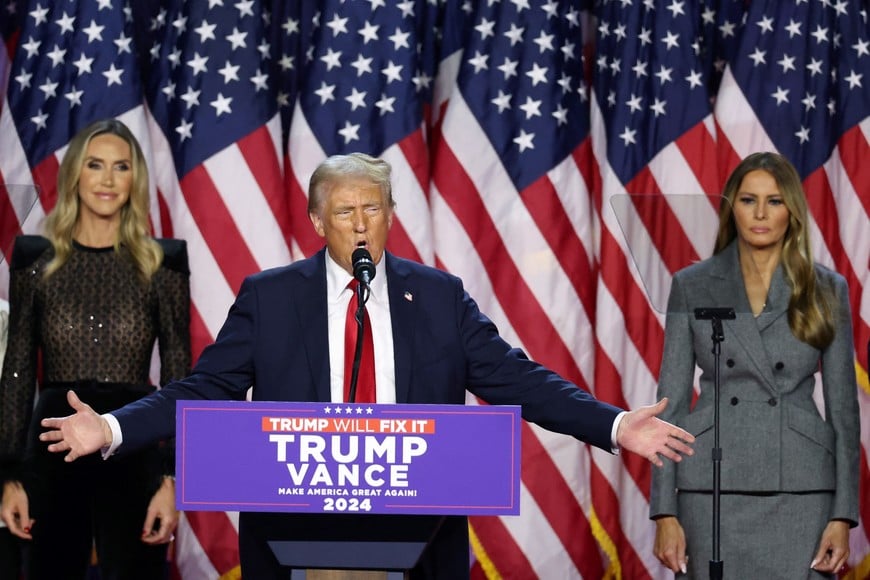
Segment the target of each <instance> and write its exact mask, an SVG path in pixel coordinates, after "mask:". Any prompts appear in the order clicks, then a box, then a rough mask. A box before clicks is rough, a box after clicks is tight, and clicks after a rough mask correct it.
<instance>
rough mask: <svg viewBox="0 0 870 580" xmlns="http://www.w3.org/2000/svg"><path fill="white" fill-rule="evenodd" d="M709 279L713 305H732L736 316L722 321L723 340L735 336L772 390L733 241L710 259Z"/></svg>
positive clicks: (768, 365)
mask: <svg viewBox="0 0 870 580" xmlns="http://www.w3.org/2000/svg"><path fill="white" fill-rule="evenodd" d="M712 265H713V267H712V269H711V272H710V278H711V280H710V283H709V285H708V288H709V289H710V294H711V296H712V299H713V302H714V305H721V306H732V307H733V308H734V312H735V314H736V315H737V317H736V318H735V319H734V320H726V321H725V323H724V325H723V332H724V334H725V340H726V341H728V340H736V341H737V342H738V343H740V344H741V345H742V346H743V349H744V350H745V351H746V355H747V356H748V357H749V360H751V361H752V364H754V365H755V367H756V369H757V370H758V372H759V374H760V375H761V376H762V377H763V378H764V380H765V382H766V383H767V385H768V387H769V388H770V390H771V391H772V392H776V386H775V385H776V382H775V379H774V377H773V371H772V370H771V365H770V361H769V360H768V357H767V350H766V349H765V348H764V342H763V341H762V339H761V331H760V327H759V321H758V320H756V318H755V316H754V315H753V314H752V307H751V306H750V305H749V299H748V298H747V297H746V286H745V285H744V283H743V276H742V275H740V263H739V259H738V254H737V243H736V242H734V243H732V244H731V245H730V246H728V248H726V249H725V250H724V251H722V252H720V253H719V254H717V255H715V256H714V257H713V259H712Z"/></svg>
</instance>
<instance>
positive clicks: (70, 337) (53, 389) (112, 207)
mask: <svg viewBox="0 0 870 580" xmlns="http://www.w3.org/2000/svg"><path fill="white" fill-rule="evenodd" d="M148 208H149V193H148V173H147V168H146V165H145V160H144V158H143V155H142V151H141V149H140V147H139V144H138V143H137V141H136V139H135V137H134V136H133V134H132V133H131V132H130V130H129V129H128V128H127V127H126V126H125V125H124V124H123V123H121V122H119V121H117V120H106V121H99V122H96V123H93V124H91V125H90V126H88V127H86V128H85V129H83V130H82V131H80V132H79V133H78V134H77V135H76V136H75V137H74V138H73V139H72V141H71V142H70V146H69V149H68V151H67V153H66V155H65V156H64V159H63V162H62V163H61V166H60V170H59V172H58V201H57V204H56V206H55V208H54V209H53V210H52V212H51V213H50V214H49V215H48V217H47V219H46V227H45V230H46V237H40V236H22V237H19V238H18V239H17V240H16V244H15V248H14V251H13V255H12V260H11V264H10V293H9V295H10V324H9V341H8V348H7V352H6V359H5V361H4V365H3V372H2V375H0V478H2V481H3V496H2V510H0V517H2V519H3V521H4V522H5V523H6V525H7V526H8V527H9V530H10V531H11V532H12V533H13V534H15V535H16V536H18V537H20V538H22V539H24V540H26V541H27V542H26V544H27V545H28V548H27V549H28V551H29V557H28V558H27V561H26V565H27V568H28V571H29V578H30V579H31V580H38V579H43V578H45V579H49V578H50V579H58V578H64V579H76V578H84V577H85V576H86V574H87V569H88V566H89V562H90V558H91V553H92V548H94V547H95V548H96V553H97V558H98V563H99V567H100V577H101V579H102V580H111V579H123V580H129V579H136V578H142V579H146V578H147V579H149V580H153V579H154V578H162V577H164V576H165V574H166V554H167V545H168V542H169V541H170V539H171V537H172V534H173V531H174V529H175V526H176V524H177V522H178V514H177V512H176V510H175V490H174V481H173V479H172V477H171V475H172V473H173V469H174V465H173V463H174V460H173V457H172V445H171V442H166V443H163V444H161V445H160V446H154V447H151V448H148V449H146V450H143V451H142V452H140V453H137V454H135V455H132V456H129V457H125V458H122V459H117V458H111V459H109V460H107V461H103V460H102V459H101V458H100V457H98V456H94V457H91V458H89V460H88V461H86V462H77V463H75V464H69V463H65V462H64V461H63V460H62V458H60V457H58V456H55V455H53V454H51V453H49V452H47V451H46V450H45V446H44V445H39V444H38V440H37V437H38V434H39V430H40V429H39V421H40V419H42V418H43V417H51V416H57V415H59V414H61V415H62V414H67V413H68V412H69V410H70V409H69V407H68V405H67V402H66V392H67V390H69V389H72V390H74V391H75V392H76V393H77V394H79V395H80V396H81V397H82V398H85V399H87V400H88V401H89V402H91V403H92V404H93V405H94V407H95V408H99V409H104V410H110V409H114V408H116V407H118V406H119V405H123V404H125V403H128V402H130V401H133V400H136V399H138V398H141V397H142V396H144V395H147V394H148V393H150V392H152V391H153V390H154V388H155V387H154V386H152V385H151V384H150V382H149V371H150V363H151V358H152V352H153V349H154V344H155V341H156V342H157V344H158V345H159V355H160V375H161V377H160V378H161V383H162V384H165V383H166V382H168V381H169V380H170V379H172V378H179V377H184V376H186V375H187V373H188V371H189V367H190V338H189V330H188V325H189V285H188V266H187V250H186V246H185V244H184V242H182V241H178V240H154V239H153V238H152V237H151V235H150V230H149V222H148ZM40 363H41V373H38V371H37V367H38V365H39V364H40ZM38 379H40V384H39V394H38V397H36V394H37V380H38ZM34 400H35V401H36V405H35V407H34Z"/></svg>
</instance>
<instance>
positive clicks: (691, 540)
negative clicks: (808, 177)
mask: <svg viewBox="0 0 870 580" xmlns="http://www.w3.org/2000/svg"><path fill="white" fill-rule="evenodd" d="M809 233H810V231H809V218H808V215H807V203H806V199H805V196H804V192H803V188H802V186H801V181H800V177H799V176H798V174H797V171H796V170H795V168H794V167H793V166H792V165H791V164H790V163H789V162H788V161H787V160H786V159H785V158H783V157H782V156H780V155H777V154H774V153H755V154H753V155H750V156H749V157H747V158H746V159H744V160H743V161H742V162H741V163H740V165H739V166H738V167H737V168H736V169H735V170H734V172H733V173H732V174H731V176H730V177H729V178H728V181H727V183H726V184H725V191H724V193H723V200H722V204H721V206H720V210H719V232H718V237H717V239H716V245H715V249H714V255H713V256H712V257H711V258H709V259H707V260H704V261H702V262H699V263H697V264H693V265H691V266H689V267H687V268H685V269H683V270H681V271H679V272H677V274H676V275H675V276H674V279H673V284H672V287H671V293H670V298H669V301H668V312H667V319H666V329H665V344H664V353H663V357H662V366H661V373H660V376H659V392H658V395H657V397H658V398H662V397H668V399H670V404H669V405H668V407H667V409H666V410H665V412H664V413H663V414H662V419H664V420H666V421H670V422H672V423H675V424H677V425H679V426H681V427H683V428H685V429H686V430H687V431H689V432H691V433H692V434H693V435H695V437H696V438H697V441H696V443H695V451H696V453H695V454H694V455H693V456H691V457H685V458H684V459H683V461H682V462H680V463H672V464H671V463H669V464H666V465H665V466H664V468H663V469H655V470H653V476H652V490H651V497H650V517H651V518H652V519H654V520H655V523H656V539H655V546H654V552H655V555H656V557H657V558H658V559H659V560H660V561H661V562H662V563H663V564H664V565H665V566H667V567H668V568H670V569H671V570H673V571H674V572H676V573H677V577H679V578H686V577H688V578H707V577H708V567H709V561H710V560H711V558H712V553H713V552H712V506H713V501H712V489H713V468H712V462H711V456H712V455H711V451H710V449H712V447H713V415H714V395H715V393H714V389H713V367H714V356H713V353H712V341H711V324H710V321H709V320H696V319H695V317H694V314H693V313H694V309H695V308H698V307H728V306H730V307H733V308H734V310H735V312H736V319H735V320H725V321H724V322H723V330H724V341H723V342H722V343H721V359H720V360H721V366H720V377H721V382H720V388H721V392H720V410H719V415H720V440H719V446H720V447H721V449H722V462H721V488H720V489H721V498H720V500H721V511H720V514H721V527H720V529H721V537H720V559H721V561H722V562H723V569H724V575H723V577H724V578H740V579H742V578H787V579H789V580H791V579H797V578H825V577H829V575H831V574H834V573H835V572H837V571H838V570H840V569H841V568H842V567H843V566H844V565H845V563H846V559H847V558H848V556H849V528H850V527H853V526H856V525H857V519H858V461H859V455H858V454H859V411H858V401H857V384H856V376H855V365H854V346H853V340H852V322H851V313H850V308H849V292H848V288H847V286H846V281H845V279H844V278H843V277H842V276H840V275H839V274H837V273H836V272H833V271H831V270H829V269H827V268H824V267H822V266H820V265H818V264H815V263H814V262H813V260H812V253H811V245H810V240H809ZM696 365H697V366H698V367H700V369H701V371H702V373H701V375H700V379H699V383H700V393H699V396H698V398H697V403H695V404H694V406H692V399H693V388H692V385H693V382H694V373H695V367H696ZM817 371H820V374H821V379H822V388H821V394H822V402H823V403H824V404H823V409H821V410H820V409H819V406H817V404H816V402H815V401H814V399H813V391H814V388H815V384H816V378H815V375H816V373H817Z"/></svg>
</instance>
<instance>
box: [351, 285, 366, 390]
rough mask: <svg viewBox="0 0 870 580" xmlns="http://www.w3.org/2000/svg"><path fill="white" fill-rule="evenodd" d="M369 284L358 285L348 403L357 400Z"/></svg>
mask: <svg viewBox="0 0 870 580" xmlns="http://www.w3.org/2000/svg"><path fill="white" fill-rule="evenodd" d="M368 289H369V287H368V284H366V283H365V282H360V283H359V284H357V287H356V303H357V307H356V314H355V315H354V319H355V320H356V347H355V348H354V352H353V368H352V369H351V373H350V390H349V392H348V395H347V402H348V403H355V402H356V383H357V380H358V379H359V365H360V360H361V359H362V349H363V339H364V337H365V319H366V317H365V310H366V300H368Z"/></svg>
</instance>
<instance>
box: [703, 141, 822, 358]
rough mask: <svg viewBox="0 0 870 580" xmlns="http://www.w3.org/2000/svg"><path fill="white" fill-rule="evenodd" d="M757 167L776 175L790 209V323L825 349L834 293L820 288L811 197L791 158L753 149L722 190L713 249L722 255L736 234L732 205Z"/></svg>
mask: <svg viewBox="0 0 870 580" xmlns="http://www.w3.org/2000/svg"><path fill="white" fill-rule="evenodd" d="M756 170H762V171H766V172H767V173H769V174H770V176H771V177H773V179H774V180H775V181H776V184H777V187H778V188H779V193H780V195H781V196H782V200H783V202H784V203H785V207H786V208H787V209H788V214H789V218H788V229H787V230H786V232H785V239H784V240H783V244H782V255H781V257H780V260H781V261H782V266H783V270H784V272H785V276H786V278H787V279H788V281H789V284H790V286H791V297H790V299H789V303H788V325H789V327H790V328H791V331H792V333H794V335H795V336H796V337H797V338H798V339H800V340H802V341H803V342H805V343H807V344H809V345H811V346H814V347H815V348H818V349H823V348H825V347H826V346H828V345H829V344H830V343H831V341H832V340H833V339H834V323H833V321H832V320H831V313H832V312H833V305H834V301H835V297H834V294H833V292H832V290H831V289H830V288H824V287H820V286H819V284H818V279H817V277H816V269H815V265H814V262H813V254H812V248H811V246H810V232H809V218H808V212H807V200H806V195H805V193H804V189H803V186H802V185H801V179H800V176H799V175H798V172H797V170H796V169H795V168H794V166H793V165H792V164H791V163H790V162H789V161H788V159H786V158H785V157H783V156H782V155H779V154H777V153H771V152H759V153H753V154H751V155H749V156H748V157H746V158H745V159H744V160H743V161H741V162H740V164H739V165H738V166H737V167H736V168H735V169H734V171H733V172H732V173H731V175H730V176H729V177H728V181H727V182H726V183H725V190H724V191H723V193H722V202H721V203H720V205H719V232H718V234H717V237H716V246H715V248H714V250H713V253H714V254H718V253H719V252H721V251H722V250H724V249H725V248H726V247H727V246H728V245H729V244H730V243H731V242H733V241H734V239H735V238H736V237H737V224H736V223H735V222H734V212H733V205H734V203H735V201H736V198H737V194H738V193H739V191H740V186H741V185H742V183H743V178H744V177H746V174H747V173H750V172H752V171H756Z"/></svg>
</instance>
